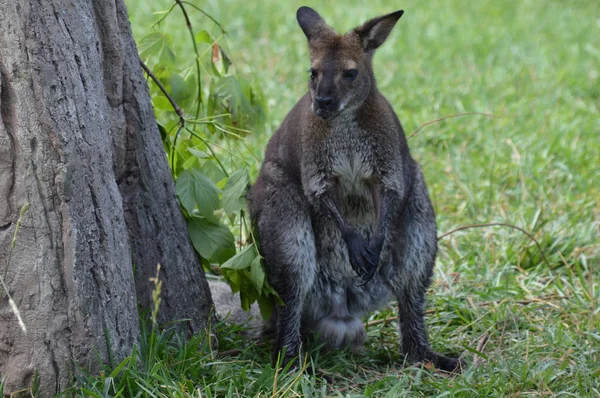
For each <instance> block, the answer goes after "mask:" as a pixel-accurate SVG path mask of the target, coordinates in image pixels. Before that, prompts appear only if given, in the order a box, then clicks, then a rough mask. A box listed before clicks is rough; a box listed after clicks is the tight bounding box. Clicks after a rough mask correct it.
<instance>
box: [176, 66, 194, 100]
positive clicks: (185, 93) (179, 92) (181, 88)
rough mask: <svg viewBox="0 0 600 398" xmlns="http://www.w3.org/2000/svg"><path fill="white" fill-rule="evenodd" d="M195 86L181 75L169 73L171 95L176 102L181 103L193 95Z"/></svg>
mask: <svg viewBox="0 0 600 398" xmlns="http://www.w3.org/2000/svg"><path fill="white" fill-rule="evenodd" d="M194 91H195V87H190V85H189V84H188V83H187V82H186V81H185V80H183V77H181V76H179V74H177V73H173V74H172V75H171V96H172V97H173V99H174V100H175V102H177V103H178V104H181V103H182V102H183V101H185V100H186V99H188V98H190V97H191V96H192V95H194Z"/></svg>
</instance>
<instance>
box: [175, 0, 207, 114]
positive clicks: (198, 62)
mask: <svg viewBox="0 0 600 398" xmlns="http://www.w3.org/2000/svg"><path fill="white" fill-rule="evenodd" d="M175 3H177V5H178V6H179V8H181V12H182V13H183V17H184V18H185V24H186V26H187V29H188V31H189V32H190V35H191V36H192V44H193V45H194V54H195V55H196V74H197V76H198V106H197V107H196V119H198V117H199V116H200V109H201V107H202V76H201V75H200V59H199V57H198V45H197V44H196V35H195V34H194V29H193V28H192V22H191V21H190V17H189V15H188V13H187V10H186V9H185V7H184V6H183V2H182V1H181V0H175Z"/></svg>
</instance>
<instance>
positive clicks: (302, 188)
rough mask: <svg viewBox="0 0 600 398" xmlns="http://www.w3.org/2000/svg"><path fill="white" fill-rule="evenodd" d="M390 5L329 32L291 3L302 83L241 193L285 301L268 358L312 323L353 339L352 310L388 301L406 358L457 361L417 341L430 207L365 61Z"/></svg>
mask: <svg viewBox="0 0 600 398" xmlns="http://www.w3.org/2000/svg"><path fill="white" fill-rule="evenodd" d="M401 15H402V12H396V13H392V14H388V15H386V16H383V17H380V18H376V19H374V20H371V21H368V22H367V23H365V24H364V25H363V26H361V27H359V28H356V29H354V30H352V31H350V32H348V33H346V34H345V35H344V36H340V35H337V34H334V33H332V32H333V30H332V29H331V28H329V27H328V26H327V25H326V24H325V22H324V21H323V20H322V19H321V18H320V16H319V15H318V14H317V13H316V12H314V11H313V10H310V9H307V8H306V7H302V8H301V9H300V10H299V11H298V20H299V23H300V24H301V26H302V29H303V31H304V32H305V34H306V36H307V38H308V39H309V47H310V52H311V62H312V64H311V66H312V69H311V74H312V75H313V76H311V81H310V83H309V93H307V94H306V95H305V96H304V97H303V98H302V99H301V100H300V101H299V102H298V103H297V104H296V105H295V106H294V108H293V109H292V110H291V112H290V113H289V114H288V116H287V117H286V119H285V120H284V122H283V123H282V125H281V127H280V128H279V129H278V131H277V132H276V133H275V134H274V135H273V137H272V138H271V140H270V142H269V144H268V146H267V150H266V155H265V160H264V163H263V166H262V169H261V172H260V175H259V177H258V179H257V181H256V183H255V184H254V185H253V186H252V187H251V189H250V192H249V194H248V200H249V208H250V213H251V218H252V220H253V222H254V225H255V226H256V228H257V231H258V236H259V240H260V245H261V251H262V254H263V256H264V258H265V261H266V264H267V276H268V279H269V282H270V283H271V284H272V285H273V286H274V287H275V289H276V290H277V292H278V293H279V295H280V297H281V298H282V299H283V301H284V302H285V304H286V305H285V306H278V307H277V309H276V314H275V320H274V321H275V347H274V355H275V356H276V355H277V354H278V353H279V352H280V351H281V350H283V349H284V348H285V350H286V359H292V358H294V357H296V356H298V355H300V354H301V352H300V351H301V336H302V335H303V334H306V333H312V332H315V333H316V335H317V337H318V338H319V339H321V340H322V341H323V342H324V343H325V344H326V346H327V347H329V348H338V347H342V346H346V345H350V346H359V345H361V344H362V343H363V341H364V340H365V338H366V333H365V329H364V326H363V324H362V322H361V317H363V316H364V315H366V314H368V313H369V312H371V311H373V310H376V309H378V308H381V307H382V306H384V305H386V304H387V303H388V302H389V301H390V300H392V299H396V300H397V301H398V305H399V320H400V334H401V337H402V349H403V351H404V353H405V354H406V355H407V357H408V359H409V360H412V361H431V362H433V363H434V364H435V365H436V366H437V367H439V368H441V369H444V370H447V371H454V370H455V369H456V368H457V366H458V364H459V362H458V360H456V359H452V358H448V357H445V356H443V355H440V354H437V353H435V352H434V351H432V350H431V348H430V347H429V343H428V340H427V335H426V333H425V325H424V304H425V293H426V291H427V289H428V287H429V285H430V280H431V276H432V272H433V266H434V262H435V256H436V250H437V239H436V223H435V215H434V211H433V207H432V205H431V202H430V200H429V194H428V192H427V188H426V186H425V182H424V180H423V175H422V173H421V170H420V168H419V166H418V165H417V163H416V162H415V161H414V160H413V159H412V157H411V156H410V153H409V149H408V146H407V143H406V138H405V136H404V132H403V130H402V127H401V125H400V122H399V121H398V118H397V117H396V115H395V113H394V111H393V110H392V108H391V106H390V105H389V103H388V102H387V100H386V99H385V98H384V97H383V95H382V94H381V93H380V92H379V91H378V90H377V87H376V83H375V78H374V76H373V71H372V65H371V55H372V53H373V51H374V50H375V49H376V48H377V47H378V46H379V45H381V44H382V43H383V41H384V40H385V39H386V38H387V35H388V34H389V33H390V31H391V29H392V28H393V26H394V24H395V23H396V21H397V20H398V18H400V16H401ZM354 66H356V68H355V69H356V71H357V73H355V74H353V73H352V72H348V68H351V69H354ZM324 99H325V100H324Z"/></svg>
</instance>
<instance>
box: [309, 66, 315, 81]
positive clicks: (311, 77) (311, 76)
mask: <svg viewBox="0 0 600 398" xmlns="http://www.w3.org/2000/svg"><path fill="white" fill-rule="evenodd" d="M308 73H310V80H315V79H316V78H317V71H316V70H314V69H313V68H310V69H309V70H308Z"/></svg>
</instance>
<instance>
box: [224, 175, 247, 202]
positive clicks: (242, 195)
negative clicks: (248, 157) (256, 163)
mask: <svg viewBox="0 0 600 398" xmlns="http://www.w3.org/2000/svg"><path fill="white" fill-rule="evenodd" d="M249 184H250V177H249V175H248V170H247V169H246V168H243V169H240V170H237V171H236V172H235V173H233V174H231V175H230V176H229V178H228V179H227V183H226V184H225V187H224V188H223V209H225V211H226V212H227V213H236V212H238V211H240V210H242V209H243V208H244V207H245V206H246V189H247V188H248V185H249Z"/></svg>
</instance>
